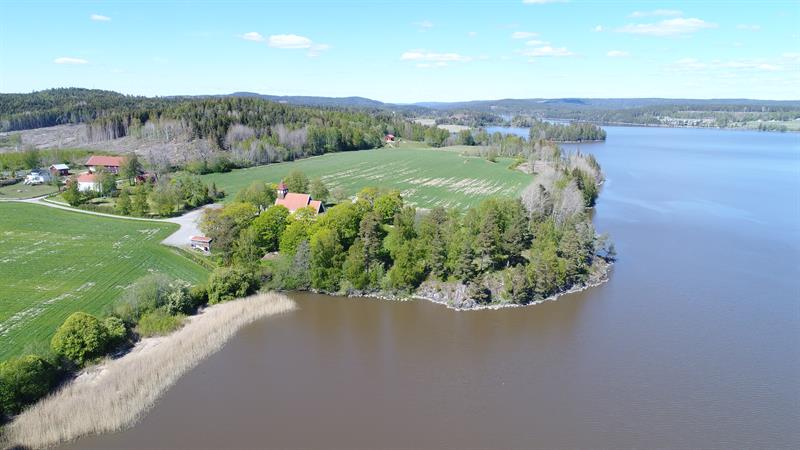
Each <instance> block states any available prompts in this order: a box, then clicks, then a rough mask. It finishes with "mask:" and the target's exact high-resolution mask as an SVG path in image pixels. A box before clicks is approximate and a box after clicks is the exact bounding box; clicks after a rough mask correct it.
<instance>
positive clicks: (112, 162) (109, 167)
mask: <svg viewBox="0 0 800 450" xmlns="http://www.w3.org/2000/svg"><path fill="white" fill-rule="evenodd" d="M124 161H125V158H123V157H121V156H98V155H95V156H92V157H90V158H89V160H88V161H86V168H88V169H89V172H92V173H94V172H97V171H98V170H105V171H107V172H111V173H119V168H120V166H122V163H123V162H124Z"/></svg>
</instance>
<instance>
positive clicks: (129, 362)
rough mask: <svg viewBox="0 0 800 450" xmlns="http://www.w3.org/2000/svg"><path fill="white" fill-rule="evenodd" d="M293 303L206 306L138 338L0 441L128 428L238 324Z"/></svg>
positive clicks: (23, 442) (275, 297)
mask: <svg viewBox="0 0 800 450" xmlns="http://www.w3.org/2000/svg"><path fill="white" fill-rule="evenodd" d="M295 307H296V305H295V303H294V302H293V301H292V300H290V299H289V298H288V297H286V296H284V295H281V294H275V293H269V294H257V295H254V296H251V297H247V298H244V299H240V300H235V301H231V302H227V303H222V304H219V305H215V306H211V307H209V308H207V309H205V311H203V312H202V313H201V314H199V315H197V316H194V317H192V318H191V320H189V321H188V323H187V324H186V325H185V326H184V327H183V328H181V329H179V330H178V331H176V332H175V333H173V334H171V335H169V336H166V337H163V338H151V339H145V340H143V341H141V342H140V343H139V344H138V345H137V346H136V348H134V349H133V350H132V351H131V352H130V353H128V354H127V355H125V356H123V357H121V358H119V359H115V360H109V361H107V362H106V363H104V364H102V365H101V366H98V367H95V368H94V369H93V370H90V371H89V372H87V373H85V374H82V375H81V376H79V377H77V378H76V379H75V380H73V381H72V382H70V383H68V384H67V385H65V386H64V387H63V388H61V389H60V390H58V391H56V392H55V393H53V394H51V395H50V396H48V397H46V398H44V399H42V400H41V401H40V402H38V403H37V404H35V405H33V406H32V407H30V408H28V409H27V410H26V411H24V412H23V413H22V414H20V415H19V416H18V417H17V418H16V419H15V420H14V421H13V422H11V423H9V424H8V425H7V426H6V427H5V429H4V430H2V436H0V446H2V447H3V448H6V447H16V446H21V447H25V448H44V447H48V446H52V445H55V444H58V443H61V442H66V441H70V440H73V439H76V438H78V437H80V436H84V435H88V434H99V433H106V432H112V431H118V430H122V429H124V428H128V427H130V426H132V425H133V424H134V423H135V422H136V421H137V420H139V418H141V417H142V416H143V415H144V414H145V413H146V412H147V411H148V410H149V409H150V408H152V407H153V405H154V404H155V402H156V400H157V399H158V398H159V397H160V396H161V395H162V394H163V393H164V392H165V391H166V390H167V389H168V388H169V387H170V386H172V385H173V384H175V382H177V380H178V379H179V378H180V377H181V375H182V374H183V373H185V372H186V371H188V370H190V369H192V368H193V367H195V366H196V365H197V364H198V363H199V362H200V361H201V360H203V359H204V358H206V357H208V356H209V355H210V354H212V353H214V352H216V351H217V350H219V349H220V348H222V346H223V345H224V344H225V342H226V341H227V340H228V339H229V338H230V337H232V336H233V335H234V334H235V333H236V332H237V331H238V330H239V329H241V328H242V327H244V326H245V325H248V324H250V323H252V322H254V321H256V320H259V319H262V318H265V317H268V316H271V315H275V314H280V313H284V312H287V311H290V310H292V309H294V308H295Z"/></svg>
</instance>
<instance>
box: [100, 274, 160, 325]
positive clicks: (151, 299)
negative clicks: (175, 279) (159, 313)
mask: <svg viewBox="0 0 800 450" xmlns="http://www.w3.org/2000/svg"><path fill="white" fill-rule="evenodd" d="M170 281H171V280H170V279H169V278H168V277H167V276H166V275H162V274H151V275H147V276H145V277H143V278H140V279H138V280H136V282H135V283H133V285H132V286H131V287H129V288H128V289H127V290H125V294H124V295H123V296H122V298H121V299H120V301H119V303H118V304H117V305H116V306H115V308H114V314H115V315H117V316H118V317H120V318H121V319H122V320H124V321H125V322H128V323H129V324H130V323H135V322H136V321H137V319H139V317H141V316H142V314H144V313H146V312H149V311H153V310H155V309H156V308H158V307H160V306H162V305H164V304H165V303H166V300H167V299H166V297H167V294H168V293H169V292H170V291H172V289H173V288H172V286H171V284H170Z"/></svg>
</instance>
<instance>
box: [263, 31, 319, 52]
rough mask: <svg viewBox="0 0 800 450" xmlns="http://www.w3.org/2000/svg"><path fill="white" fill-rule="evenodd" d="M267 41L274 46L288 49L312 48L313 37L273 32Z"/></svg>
mask: <svg viewBox="0 0 800 450" xmlns="http://www.w3.org/2000/svg"><path fill="white" fill-rule="evenodd" d="M267 43H268V44H269V46H270V47H273V48H288V49H298V48H301V49H302V48H311V45H312V44H313V42H312V41H311V39H309V38H307V37H305V36H299V35H296V34H273V35H272V36H270V37H269V39H268V40H267Z"/></svg>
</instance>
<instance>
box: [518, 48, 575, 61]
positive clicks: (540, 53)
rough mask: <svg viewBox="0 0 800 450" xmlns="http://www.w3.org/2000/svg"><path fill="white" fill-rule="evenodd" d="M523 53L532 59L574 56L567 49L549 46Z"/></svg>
mask: <svg viewBox="0 0 800 450" xmlns="http://www.w3.org/2000/svg"><path fill="white" fill-rule="evenodd" d="M520 53H522V54H523V55H525V56H530V57H531V58H542V57H550V56H552V57H561V56H572V55H574V53H572V52H571V51H569V50H567V49H566V48H565V47H551V46H549V45H545V46H543V47H536V48H532V49H530V50H523V51H521V52H520Z"/></svg>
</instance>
